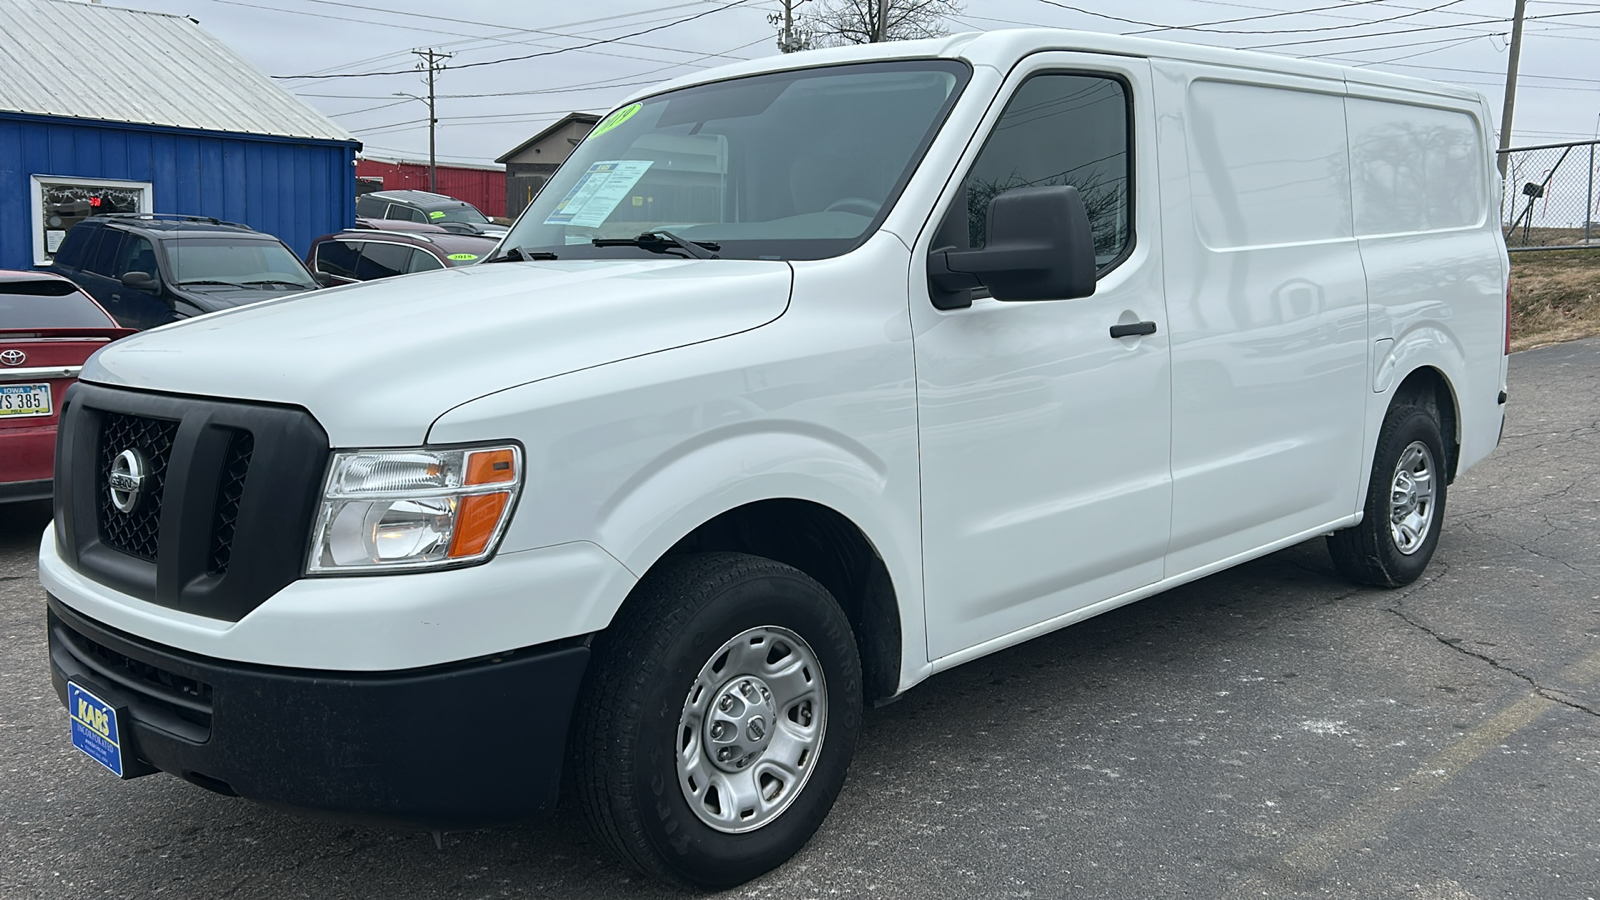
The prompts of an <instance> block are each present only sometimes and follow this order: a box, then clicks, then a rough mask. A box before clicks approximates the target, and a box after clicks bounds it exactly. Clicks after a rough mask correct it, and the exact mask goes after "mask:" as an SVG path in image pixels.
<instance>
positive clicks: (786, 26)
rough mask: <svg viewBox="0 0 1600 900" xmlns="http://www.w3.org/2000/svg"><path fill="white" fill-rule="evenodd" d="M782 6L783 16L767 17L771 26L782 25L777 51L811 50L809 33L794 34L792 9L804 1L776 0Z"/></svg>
mask: <svg viewBox="0 0 1600 900" xmlns="http://www.w3.org/2000/svg"><path fill="white" fill-rule="evenodd" d="M778 2H779V3H782V4H783V14H782V15H781V16H780V15H779V14H777V13H773V14H772V15H770V16H767V21H768V22H771V23H772V24H773V25H778V24H780V23H781V24H782V26H783V31H782V33H780V34H779V35H778V50H779V51H781V52H783V53H798V52H800V51H801V50H809V49H811V35H810V33H809V32H803V33H801V34H798V35H797V34H795V33H794V8H795V7H796V6H799V5H800V4H802V3H804V2H806V0H778Z"/></svg>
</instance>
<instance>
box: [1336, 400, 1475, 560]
mask: <svg viewBox="0 0 1600 900" xmlns="http://www.w3.org/2000/svg"><path fill="white" fill-rule="evenodd" d="M1445 460H1446V457H1445V455H1444V441H1443V438H1442V437H1441V435H1440V432H1439V417H1438V414H1437V413H1436V412H1435V411H1434V409H1433V408H1432V407H1431V406H1428V405H1414V404H1409V403H1403V404H1400V405H1396V406H1393V407H1390V409H1389V412H1388V414H1387V415H1386V416H1385V417H1384V420H1383V430H1382V431H1381V432H1380V433H1379V435H1378V447H1377V450H1376V452H1375V453H1374V454H1373V463H1372V478H1371V480H1370V481H1369V482H1368V484H1367V503H1366V506H1365V515H1364V516H1363V517H1362V519H1361V524H1359V525H1355V526H1352V527H1350V528H1346V529H1344V530H1342V531H1336V532H1334V533H1333V534H1330V535H1328V553H1329V555H1331V556H1332V557H1333V564H1334V567H1335V568H1337V569H1338V570H1339V572H1340V574H1342V575H1344V576H1345V577H1346V578H1349V579H1350V580H1352V581H1355V582H1357V583H1358V584H1369V585H1374V586H1376V587H1387V588H1397V587H1404V586H1405V585H1408V584H1410V583H1412V582H1413V581H1416V580H1417V579H1418V578H1419V577H1421V575H1422V572H1423V570H1424V569H1426V568H1427V567H1428V561H1429V560H1430V559H1432V558H1433V551H1434V548H1436V547H1437V546H1438V543H1439V531H1440V529H1441V528H1442V527H1443V525H1444V507H1445V493H1446V489H1447V488H1448V485H1447V484H1446V482H1447V481H1448V480H1449V479H1448V477H1447V476H1446V474H1445V464H1446V463H1445ZM1402 469H1404V470H1405V471H1404V472H1402ZM1424 475H1425V476H1426V478H1425V479H1424V477H1423V476H1424ZM1424 480H1426V481H1427V485H1426V487H1425V488H1424V487H1423V486H1422V483H1423V481H1424ZM1424 493H1426V495H1427V500H1426V509H1425V511H1424V510H1423V502H1422V500H1421V498H1422V496H1423V494H1424ZM1397 513H1399V514H1401V515H1402V516H1403V517H1404V520H1405V521H1402V522H1399V523H1397V521H1396V514H1397ZM1407 513H1409V514H1407ZM1418 523H1421V524H1418ZM1408 529H1409V530H1408ZM1397 532H1398V533H1397ZM1419 537H1420V540H1418V539H1417V538H1419ZM1404 545H1409V546H1404Z"/></svg>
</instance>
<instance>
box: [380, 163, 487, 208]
mask: <svg viewBox="0 0 1600 900" xmlns="http://www.w3.org/2000/svg"><path fill="white" fill-rule="evenodd" d="M438 170H439V193H441V194H445V195H447V196H450V197H454V198H456V199H457V200H465V201H467V202H468V203H471V204H472V205H473V206H476V207H477V208H478V211H479V212H481V213H483V214H484V215H486V216H504V215H505V214H506V173H505V172H503V171H493V170H490V169H467V168H462V167H459V166H439V167H438ZM356 177H357V178H382V179H383V189H384V190H386V191H425V190H427V189H428V167H427V165H426V164H418V163H411V162H398V163H396V162H388V161H386V160H381V159H360V160H357V161H356Z"/></svg>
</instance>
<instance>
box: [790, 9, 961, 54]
mask: <svg viewBox="0 0 1600 900" xmlns="http://www.w3.org/2000/svg"><path fill="white" fill-rule="evenodd" d="M961 10H962V5H961V2H960V0H828V2H827V3H826V4H825V5H824V6H823V8H822V11H821V12H819V13H817V14H816V16H815V18H814V19H813V23H814V28H815V32H814V33H815V35H816V37H815V40H816V43H817V45H818V46H822V47H838V46H843V45H845V44H876V43H878V42H880V41H905V40H912V39H915V38H925V37H938V36H939V35H941V34H948V33H949V31H948V29H946V28H945V24H944V19H945V17H946V16H953V15H957V14H959V13H960V12H961Z"/></svg>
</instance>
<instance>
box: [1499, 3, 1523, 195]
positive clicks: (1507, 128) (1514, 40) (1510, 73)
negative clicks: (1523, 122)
mask: <svg viewBox="0 0 1600 900" xmlns="http://www.w3.org/2000/svg"><path fill="white" fill-rule="evenodd" d="M1527 8H1528V0H1517V11H1516V13H1515V14H1514V16H1513V18H1512V21H1511V61H1510V62H1509V63H1507V65H1506V105H1505V108H1504V109H1502V110H1501V112H1500V153H1499V154H1497V155H1498V156H1499V157H1500V159H1499V163H1500V177H1501V178H1505V177H1506V161H1507V160H1508V159H1509V158H1510V156H1511V154H1509V153H1506V152H1505V151H1507V150H1509V149H1511V113H1512V110H1513V109H1514V107H1515V106H1516V104H1517V63H1518V62H1519V61H1520V60H1521V59H1522V14H1523V13H1524V12H1525V11H1527Z"/></svg>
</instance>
